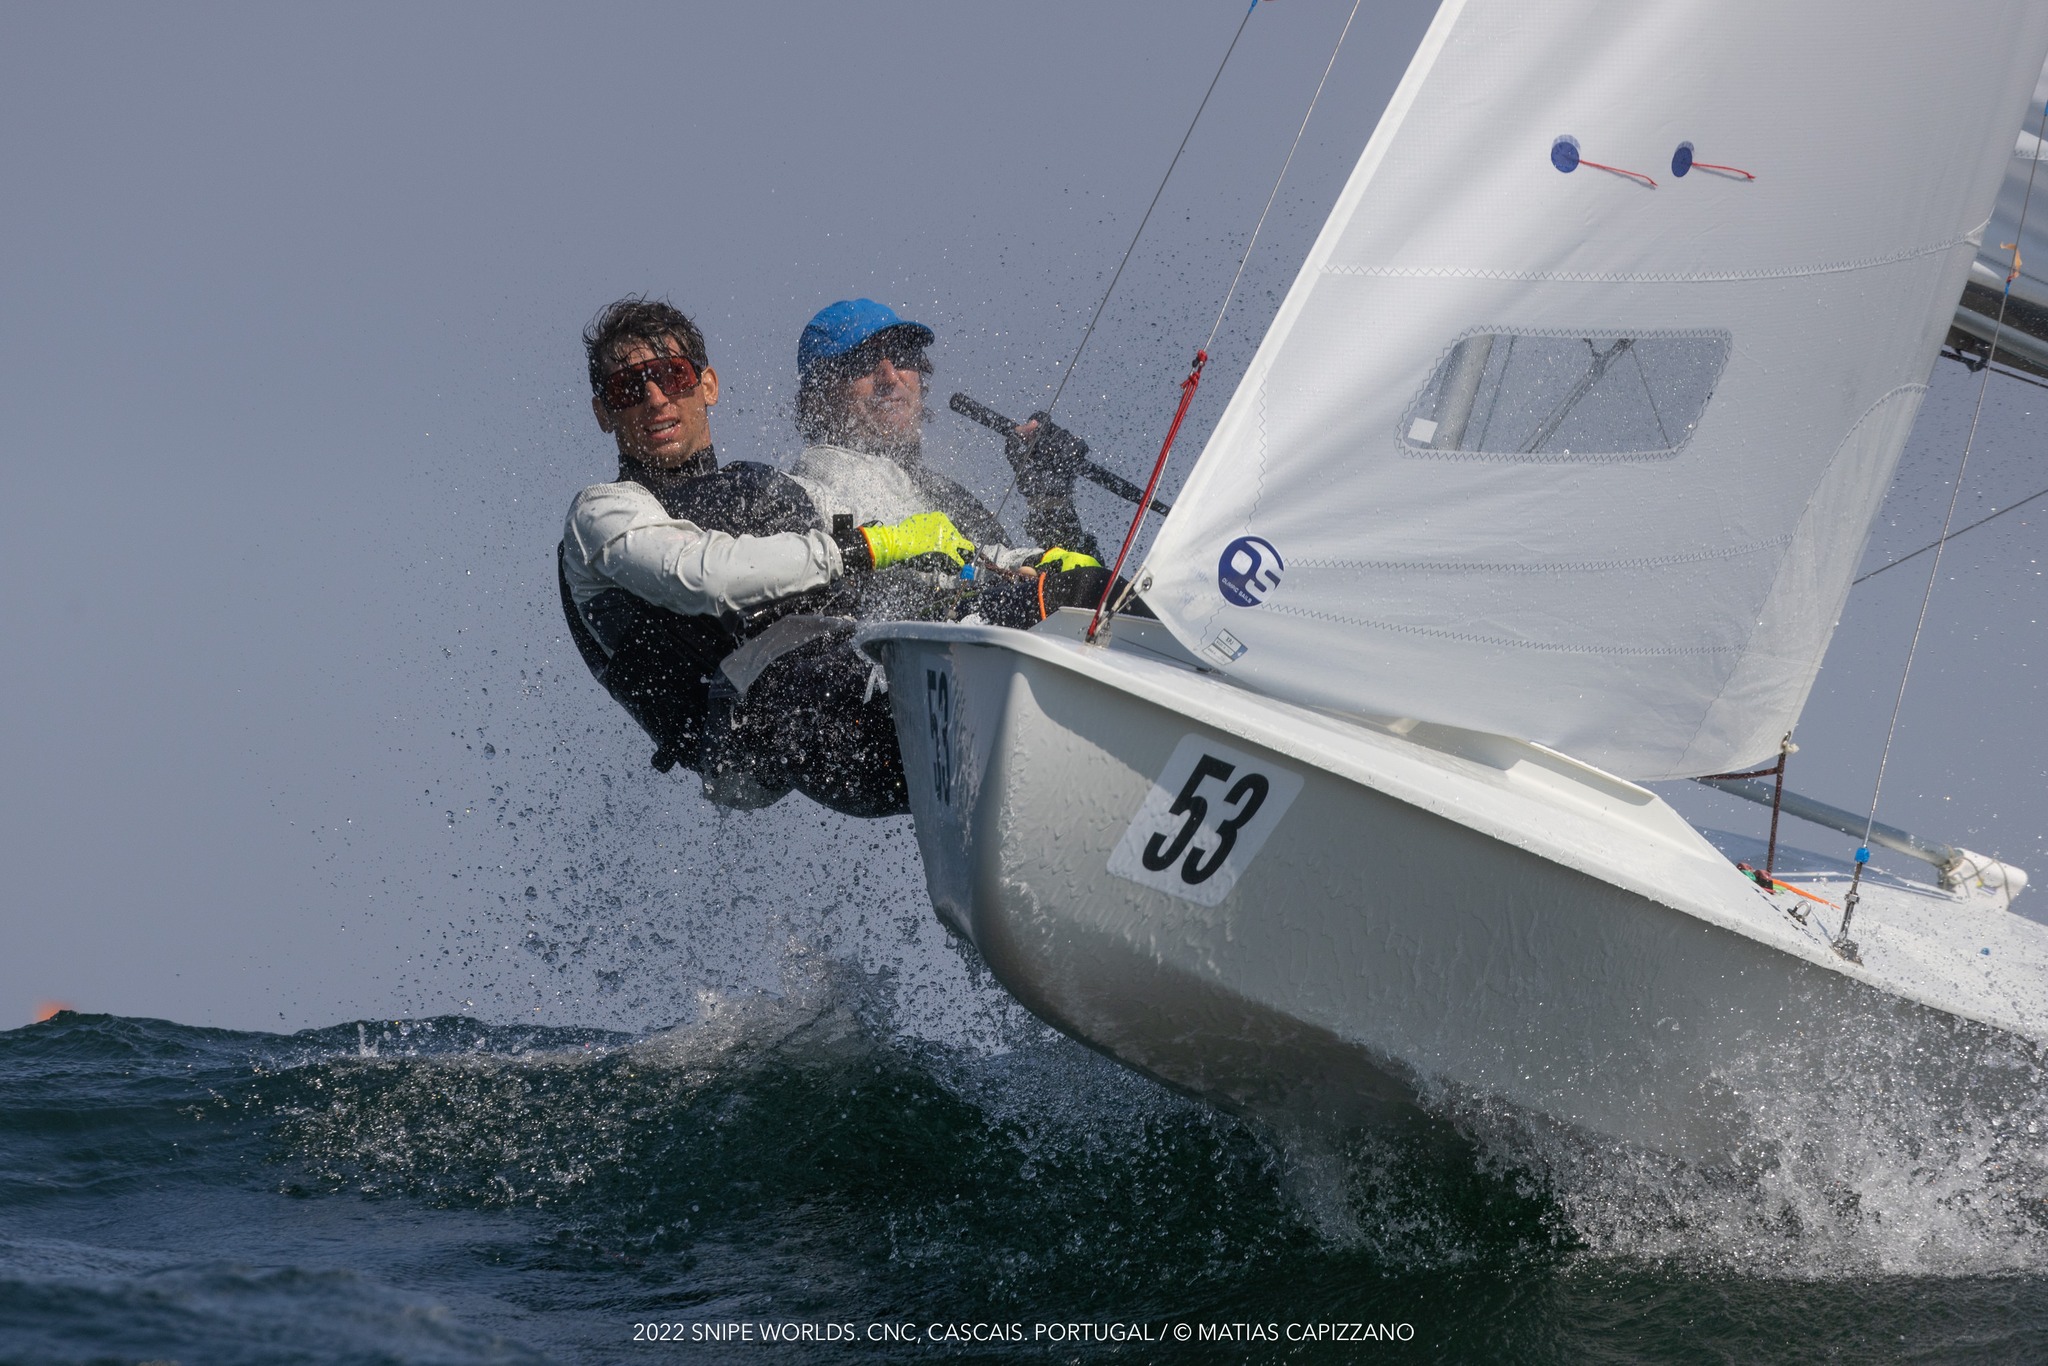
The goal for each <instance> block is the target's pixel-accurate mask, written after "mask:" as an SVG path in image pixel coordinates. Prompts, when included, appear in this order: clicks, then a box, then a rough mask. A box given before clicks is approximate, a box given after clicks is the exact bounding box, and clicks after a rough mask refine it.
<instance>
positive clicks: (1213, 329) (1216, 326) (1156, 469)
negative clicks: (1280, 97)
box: [1087, 0, 1363, 642]
mask: <svg viewBox="0 0 2048 1366" xmlns="http://www.w3.org/2000/svg"><path fill="white" fill-rule="evenodd" d="M1362 3H1363V0H1352V3H1351V13H1350V14H1349V15H1347V16H1346V17H1345V20H1344V27H1343V28H1342V29H1340V30H1338V33H1337V42H1336V45H1335V46H1333V47H1332V48H1331V49H1330V60H1329V61H1327V62H1325V63H1324V64H1323V74H1322V78H1321V79H1320V80H1318V81H1317V82H1316V88H1315V93H1314V94H1312V95H1310V96H1309V100H1308V108H1307V109H1306V110H1304V111H1303V112H1302V115H1301V126H1300V127H1298V128H1296V129H1295V130H1294V141H1293V142H1291V143H1289V144H1288V145H1287V156H1286V159H1285V160H1283V161H1282V162H1281V163H1280V174H1278V175H1276V176H1274V177H1273V188H1272V189H1271V190H1269V191H1268V192H1267V194H1266V205H1265V207H1264V208H1262V209H1260V210H1259V221H1258V222H1256V223H1254V224H1253V225H1252V235H1251V236H1250V237H1248V238H1246V239H1245V244H1244V252H1243V254H1242V255H1240V256H1239V257H1238V258H1237V273H1236V274H1235V275H1232V276H1231V277H1230V288H1229V289H1227V290H1225V291H1224V292H1223V303H1222V305H1221V306H1220V307H1219V308H1217V310H1216V321H1215V322H1213V323H1211V324H1210V325H1209V337H1208V340H1207V341H1204V342H1203V343H1202V348H1201V349H1200V350H1199V351H1197V352H1195V360H1194V364H1193V366H1192V367H1191V368H1190V369H1189V371H1188V377H1187V378H1186V379H1184V380H1182V381H1181V396H1180V407H1179V408H1178V409H1176V410H1175V412H1174V415H1173V424H1172V425H1171V426H1170V427H1168V428H1167V429H1166V442H1165V444H1164V445H1162V446H1161V447H1160V448H1159V459H1158V460H1157V461H1155V462H1154V463H1153V466H1152V478H1151V481H1150V482H1149V483H1147V484H1146V485H1145V496H1144V497H1143V498H1141V499H1139V500H1138V515H1137V516H1136V517H1135V518H1133V519H1132V521H1131V528H1130V530H1129V531H1127V532H1126V533H1125V534H1124V543H1123V546H1122V548H1121V549H1119V550H1118V551H1117V556H1116V567H1115V568H1113V569H1111V570H1110V572H1109V583H1108V585H1107V586H1105V587H1104V588H1103V590H1102V601H1100V602H1098V603H1096V604H1095V615H1094V616H1093V617H1090V618H1089V620H1088V637H1087V638H1088V639H1089V640H1090V641H1091V642H1092V641H1094V640H1095V638H1096V633H1097V632H1098V631H1099V630H1100V628H1101V627H1102V625H1103V624H1104V623H1105V622H1106V621H1107V620H1108V619H1109V618H1111V617H1114V616H1115V615H1116V614H1117V613H1118V612H1121V611H1122V610H1123V607H1124V604H1125V603H1127V602H1129V601H1130V599H1131V594H1133V593H1135V592H1136V591H1137V579H1138V577H1139V576H1137V575H1135V574H1134V575H1133V577H1132V579H1131V581H1130V582H1128V583H1126V584H1125V585H1124V591H1123V592H1122V594H1121V595H1119V596H1118V598H1117V600H1116V602H1115V603H1111V602H1110V600H1109V595H1110V593H1111V592H1113V591H1114V590H1115V588H1116V576H1117V574H1118V573H1119V572H1120V571H1121V570H1122V569H1123V567H1124V559H1125V557H1126V556H1127V555H1129V554H1130V551H1131V543H1132V542H1133V541H1135V540H1136V539H1137V537H1138V531H1139V528H1140V527H1141V526H1142V525H1143V524H1144V521H1145V512H1146V510H1147V509H1148V508H1149V507H1150V506H1151V504H1152V493H1153V491H1154V490H1155V489H1157V488H1158V487H1159V479H1160V476H1161V475H1163V474H1165V473H1166V457H1167V454H1168V453H1169V452H1170V451H1172V450H1173V439H1174V437H1175V436H1176V435H1177V434H1178V433H1179V432H1180V424H1181V419H1182V418H1184V417H1186V416H1187V412H1188V405H1189V404H1190V403H1192V402H1193V401H1194V397H1195V389H1196V386H1198V385H1199V384H1201V382H1202V367H1204V366H1205V365H1207V364H1208V363H1209V348H1210V347H1211V346H1213V345H1215V342H1216V334H1217V333H1218V332H1220V331H1221V330H1222V329H1223V317H1224V315H1225V314H1226V313H1228V312H1229V311H1230V301H1231V300H1232V299H1233V298H1235V297H1236V296H1237V286H1238V283H1239V282H1240V281H1241V280H1243V279H1244V270H1245V266H1246V264H1248V263H1249V262H1250V261H1251V259H1252V248H1253V247H1254V246H1256V245H1257V244H1258V240H1259V230H1260V229H1261V228H1263V227H1265V226H1266V216H1267V215H1268V214H1270V213H1272V212H1273V203H1274V201H1275V200H1277V199H1278V198H1279V197H1280V186H1281V185H1282V184H1284V183H1285V182H1286V180H1287V168H1288V167H1290V166H1292V165H1293V164H1294V154H1295V153H1296V152H1298V151H1300V150H1301V139H1302V135H1303V134H1304V133H1306V132H1308V123H1309V120H1310V119H1312V118H1314V117H1315V113H1316V105H1317V104H1318V103H1320V102H1321V101H1322V98H1323V87H1324V86H1326V85H1328V84H1329V83H1330V73H1331V72H1332V71H1334V70H1335V69H1336V67H1337V55H1338V54H1339V53H1341V52H1342V51H1343V50H1344V39H1345V38H1346V37H1348V36H1349V35H1350V33H1351V25H1352V22H1353V21H1354V20H1356V19H1357V18H1358V9H1359V6H1360V5H1361V4H1362Z"/></svg>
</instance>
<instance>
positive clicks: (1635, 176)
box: [1579, 157, 1699, 190]
mask: <svg viewBox="0 0 2048 1366" xmlns="http://www.w3.org/2000/svg"><path fill="white" fill-rule="evenodd" d="M1579 165H1581V166H1591V167H1592V168H1593V169H1594V170H1596V171H1606V172H1607V173H1608V174H1610V175H1625V176H1627V177H1628V178H1629V179H1630V180H1640V181H1642V182H1643V184H1645V185H1648V186H1649V187H1650V188H1651V189H1653V190H1654V189H1656V188H1657V182H1656V181H1654V180H1652V179H1650V178H1649V177H1648V176H1646V175H1644V174H1643V173H1642V172H1641V171H1624V170H1622V169H1621V167H1619V166H1603V165H1601V164H1600V163H1599V162H1597V161H1587V160H1586V159H1585V158H1584V157H1581V158H1579ZM1693 165H1695V166H1697V165H1699V163H1698V162H1697V161H1695V162H1694V163H1693Z"/></svg>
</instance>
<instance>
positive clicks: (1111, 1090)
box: [0, 929, 2048, 1366]
mask: <svg viewBox="0 0 2048 1366" xmlns="http://www.w3.org/2000/svg"><path fill="white" fill-rule="evenodd" d="M896 933H897V932H896V931H889V932H887V933H885V934H884V940H885V941H886V940H887V939H888V936H889V935H891V934H896ZM903 934H904V935H906V936H907V939H906V943H907V944H908V947H909V948H910V949H917V948H918V947H919V945H920V944H922V945H923V948H924V950H930V949H931V945H930V944H929V943H928V942H925V941H926V940H927V939H928V935H927V932H926V931H924V930H922V929H920V930H918V931H917V932H916V933H915V934H914V935H912V934H910V933H909V932H908V931H905V932H903ZM913 940H914V941H916V942H910V941H913ZM883 946H884V947H886V946H887V945H886V943H885V944H884V945H883ZM869 947H870V948H871V949H872V948H874V947H875V946H874V945H872V944H871V945H870V946H869ZM778 953H780V955H781V962H780V967H779V979H778V980H777V981H775V982H772V983H770V984H767V985H754V986H749V987H746V988H734V989H720V990H714V989H709V988H704V989H700V990H698V991H697V993H696V996H695V999H694V1000H693V1001H692V1002H691V1003H690V1004H689V1005H688V1006H687V1008H686V1009H685V1010H684V1011H683V1012H682V1013H683V1016H684V1018H682V1019H680V1020H679V1021H678V1022H677V1023H675V1024H674V1025H673V1026H672V1027H668V1028H663V1029H660V1030H655V1031H651V1032H646V1033H642V1034H624V1033H616V1032H606V1031H596V1030H577V1029H549V1028H538V1027H517V1026H506V1025H496V1024H490V1023H486V1022H483V1021H479V1020H476V1019H470V1018H464V1017H446V1018H438V1019H423V1020H415V1021H400V1022H391V1021H355V1022H347V1023H342V1024H337V1025H335V1026H333V1027H331V1028H326V1029H319V1030H312V1031H307V1032H301V1033H296V1034H289V1035H278V1034H265V1033H239V1032H232V1031H223V1030H214V1029H201V1028H193V1027H189V1026H184V1025H179V1024H174V1023H168V1022H164V1021H159V1020H146V1019H125V1018H118V1017H111V1016H103V1015H80V1014H72V1013H64V1014H60V1015H58V1016H56V1017H54V1018H52V1019H50V1020H47V1021H45V1022H43V1023H39V1024H35V1025H31V1026H28V1027H25V1028H20V1029H15V1030H12V1031H8V1032H5V1033H0V1361H4V1362H9V1363H15V1362H19V1363H37V1364H38V1366H41V1364H43V1363H87V1362H91V1363H103V1362H104V1363H114V1362H119V1363H142V1362H159V1363H160V1362H179V1363H184V1364H185V1366H198V1364H199V1363H222V1364H226V1363H244V1362H246V1363H272V1362H323V1363H324V1362H336V1363H339V1362H349V1363H358V1362H360V1363H371V1362H394V1363H395V1362H405V1363H469V1362H614V1361H618V1362H640V1361H648V1362H652V1361H666V1360H678V1361H683V1360H686V1361H693V1362H694V1361H721V1362H722V1361H764V1360H792V1361H799V1360H800V1361H806V1362H810V1361H827V1362H840V1361H848V1362H852V1361H859V1362H868V1361H883V1360H900V1359H906V1358H917V1359H930V1360H948V1361H951V1360H1012V1359H1017V1360H1031V1361H1098V1360H1127V1361H1150V1360H1159V1359H1169V1358H1170V1359H1174V1360H1196V1361H1277V1360H1284V1361H1315V1362H1320V1361H1360V1360H1381V1359H1386V1360H1414V1361H1437V1362H1504V1361H1512V1362H1557V1363H1587V1362H1663V1361H1671V1362H1749V1361H1774V1362H1775V1361H1829V1362H1864V1361H1868V1362H1898V1361H1930V1362H2041V1361H2048V1214H2044V1208H2043V1205H2044V1201H2043V1197H2044V1196H2048V1183H2044V1182H2043V1181H2042V1179H2041V1177H2040V1175H2039V1173H2040V1171H2041V1170H2042V1166H2041V1159H2042V1157H2043V1156H2044V1150H2048V1139H2044V1138H2043V1137H2042V1136H2041V1133H2040V1130H2041V1127H2042V1121H2041V1117H2040V1116H2039V1115H2038V1114H2037V1113H2036V1112H2035V1111H2034V1110H2033V1109H2032V1108H2031V1107H2030V1106H2027V1105H2021V1106H2020V1107H2018V1108H2017V1109H2014V1108H2011V1107H2008V1108H2007V1109H2006V1110H2004V1111H2002V1112H2001V1113H1998V1114H1991V1115H1987V1116H1985V1117H1984V1120H1983V1123H1982V1124H1981V1125H1965V1126H1963V1128H1962V1129H1961V1130H1952V1131H1950V1132H1945V1133H1922V1134H1918V1135H1909V1136H1908V1137H1907V1138H1906V1139H1905V1140H1903V1141H1902V1140H1901V1138H1900V1136H1899V1135H1898V1134H1896V1133H1891V1134H1889V1135H1887V1133H1885V1132H1880V1131H1874V1130H1872V1129H1871V1128H1870V1127H1869V1126H1868V1125H1867V1124H1862V1123H1850V1122H1837V1120H1836V1116H1835V1111H1836V1110H1837V1108H1838V1107H1836V1106H1834V1105H1832V1104H1827V1103H1817V1104H1816V1106H1815V1107H1814V1110H1813V1112H1812V1113H1807V1114H1802V1115H1794V1116H1792V1117H1791V1118H1790V1120H1789V1121H1788V1124H1789V1127H1788V1128H1786V1129H1785V1130H1784V1134H1785V1138H1786V1142H1785V1143H1784V1144H1782V1145H1781V1147H1780V1149H1779V1155H1778V1156H1777V1157H1776V1158H1775V1159H1774V1160H1773V1161H1772V1162H1770V1163H1767V1164H1764V1165H1762V1166H1760V1167H1758V1168H1757V1169H1756V1170H1751V1171H1747V1172H1743V1173H1736V1174H1728V1173H1724V1174H1718V1175H1716V1174H1702V1173H1696V1172H1688V1171H1686V1170H1685V1169H1682V1168H1675V1167H1672V1166H1670V1165H1669V1164H1662V1163H1660V1162H1658V1161H1657V1160H1655V1159H1653V1158H1650V1157H1647V1156H1644V1155H1640V1154H1623V1153H1602V1152H1599V1151H1597V1150H1593V1149H1586V1148H1574V1147H1573V1146H1572V1145H1571V1144H1570V1143H1569V1142H1562V1143H1560V1141H1558V1140H1556V1139H1555V1138H1550V1139H1545V1138H1541V1137H1538V1136H1534V1135H1531V1134H1528V1133H1516V1132H1510V1131H1507V1130H1504V1129H1502V1128H1501V1127H1500V1126H1499V1125H1498V1124H1497V1123H1493V1122H1490V1121H1488V1120H1487V1119H1486V1118H1485V1117H1483V1116H1478V1117H1475V1116H1470V1115H1467V1116H1449V1117H1429V1116H1423V1115H1418V1116H1417V1117H1416V1118H1415V1119H1414V1121H1413V1122H1412V1123H1410V1124H1408V1125H1406V1126H1399V1127H1395V1128H1388V1129H1380V1130H1375V1131H1372V1132H1367V1133H1359V1134H1353V1135H1349V1136H1345V1137H1340V1138H1332V1137H1323V1138H1320V1139H1309V1138H1305V1137H1302V1136H1299V1135H1287V1134H1279V1133H1274V1132H1270V1131H1267V1130H1263V1129H1261V1128H1259V1127H1256V1126H1254V1125H1251V1124H1249V1123H1245V1122H1242V1121H1239V1120H1236V1119H1233V1118H1230V1117H1228V1116H1226V1115H1223V1114H1220V1113H1218V1112H1217V1111H1215V1110H1213V1109H1210V1108H1208V1107H1206V1106H1203V1105H1201V1104H1198V1103H1195V1102H1193V1101H1190V1100H1187V1099H1184V1098H1182V1097H1180V1096H1178V1095H1175V1094H1173V1093H1171V1092H1169V1091H1167V1090H1165V1089H1163V1088H1161V1087H1158V1086H1156V1085H1154V1084H1152V1083H1150V1082H1148V1081H1146V1080H1144V1079H1142V1078H1139V1077H1136V1076H1134V1075H1132V1074H1130V1073H1128V1072H1126V1071H1124V1070H1123V1069H1121V1068H1119V1067H1118V1066H1116V1065H1115V1064H1113V1063H1110V1062H1108V1061H1106V1060H1104V1059H1102V1058H1100V1057H1098V1056H1096V1055H1094V1054H1092V1053H1090V1052H1088V1051H1087V1050H1085V1049H1083V1048H1081V1047H1079V1046H1077V1045H1075V1044H1073V1043H1072V1042H1070V1041H1068V1040H1065V1039H1063V1038H1061V1037H1059V1036H1057V1035H1054V1034H1051V1033H1050V1032H1049V1031H1046V1030H1045V1029H1043V1028H1042V1027H1040V1026H1038V1025H1037V1024H1036V1023H1035V1022H1033V1021H1031V1020H1030V1019H1029V1018H1028V1017H1027V1016H1025V1015H1023V1014H1022V1012H1021V1011H1019V1010H1018V1009H1017V1008H1016V1007H1015V1006H1014V1005H1013V1004H1011V1003H1010V1002H1009V1001H1008V998H1007V997H1005V996H1004V995H1003V994H1002V993H1001V992H1000V990H999V989H998V988H997V987H995V986H993V985H992V984H990V983H989V982H987V981H986V980H984V979H983V978H982V977H980V976H979V975H978V974H977V972H976V971H975V968H974V965H973V964H972V963H971V962H970V961H968V960H967V959H966V958H965V956H964V955H963V954H958V953H956V952H955V951H953V950H951V949H948V948H945V947H944V946H943V945H941V946H940V947H939V948H938V949H937V950H936V953H937V957H936V959H932V958H930V957H929V955H928V956H927V961H926V962H925V966H924V969H923V970H922V972H921V973H920V972H911V971H906V970H902V969H900V968H899V969H890V968H886V967H877V966H875V965H874V963H873V962H867V963H863V962H862V961H860V960H861V959H862V957H863V955H861V954H855V953H849V952H846V951H844V949H843V947H842V949H841V950H840V951H839V952H837V953H832V952H826V951H822V950H820V949H818V948H817V947H815V946H814V945H806V944H803V943H800V942H795V941H788V940H785V941H784V942H783V943H782V945H781V947H780V948H779V949H778ZM866 956H867V957H869V958H872V957H874V955H873V954H868V955H866ZM2033 1090H2034V1092H2035V1093H2036V1094H2038V1092H2039V1090H2040V1086H2039V1082H2038V1078H2037V1079H2036V1082H2035V1084H2034V1087H2033ZM1904 1099H1906V1100H1907V1101H1910V1098H1904ZM1795 1108H1796V1107H1795ZM1911 1110H1912V1107H1911V1105H1910V1104H1906V1106H1905V1109H1904V1113H1906V1114H1908V1115H1909V1116H1910V1114H1911ZM1182 1333H1185V1334H1186V1340H1185V1341H1183V1340H1182V1339H1181V1338H1180V1337H1179V1334H1182ZM764 1334H766V1335H769V1336H770V1337H772V1338H773V1339H775V1340H772V1341H767V1342H764V1341H762V1336H763V1335H764ZM786 1335H794V1337H795V1341H794V1342H784V1341H782V1340H781V1339H782V1338H783V1337H784V1336H786Z"/></svg>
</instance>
